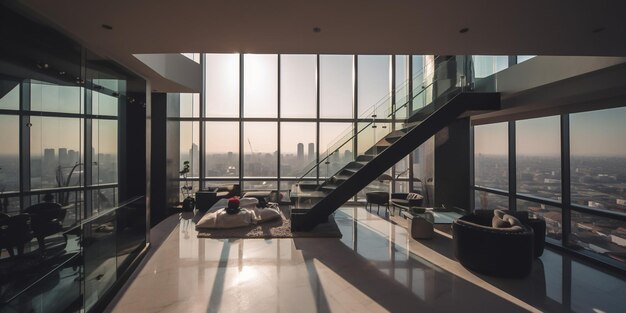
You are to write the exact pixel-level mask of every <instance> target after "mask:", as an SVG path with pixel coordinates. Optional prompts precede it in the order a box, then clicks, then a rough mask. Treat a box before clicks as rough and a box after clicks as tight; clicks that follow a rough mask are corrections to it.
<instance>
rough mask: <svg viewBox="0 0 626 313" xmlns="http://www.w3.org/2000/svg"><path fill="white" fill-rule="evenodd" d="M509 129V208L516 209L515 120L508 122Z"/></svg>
mask: <svg viewBox="0 0 626 313" xmlns="http://www.w3.org/2000/svg"><path fill="white" fill-rule="evenodd" d="M508 129H509V136H508V139H509V210H511V211H517V197H516V196H517V155H516V153H517V152H516V151H517V150H516V146H515V144H516V142H515V138H516V133H515V121H509V122H508Z"/></svg>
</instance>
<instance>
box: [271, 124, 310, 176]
mask: <svg viewBox="0 0 626 313" xmlns="http://www.w3.org/2000/svg"><path fill="white" fill-rule="evenodd" d="M316 133H317V129H316V124H315V123H281V125H280V137H281V138H280V154H281V155H280V175H281V177H290V178H291V177H300V176H301V175H303V174H304V171H305V167H306V166H307V164H309V163H311V162H313V161H315V160H316V157H317V155H316V150H315V137H316ZM307 176H315V172H312V173H310V174H309V175H307Z"/></svg>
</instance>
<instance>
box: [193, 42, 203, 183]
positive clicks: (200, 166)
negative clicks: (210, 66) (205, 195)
mask: <svg viewBox="0 0 626 313" xmlns="http://www.w3.org/2000/svg"><path fill="white" fill-rule="evenodd" d="M205 64H206V54H205V53H202V54H200V67H201V68H202V89H201V90H200V94H199V97H198V98H199V100H200V103H199V104H198V106H199V109H198V122H199V126H198V131H199V132H200V136H199V138H200V139H199V140H200V142H199V143H198V144H199V149H198V150H199V151H198V153H199V154H200V155H198V163H200V164H198V184H199V186H198V189H200V190H203V189H204V183H205V180H206V177H205V164H204V161H205V157H204V156H205V155H206V144H205V140H206V134H205V131H204V129H205V127H204V126H205V125H204V123H206V122H205V121H203V120H202V118H203V117H205V112H204V111H205V109H204V107H205V105H206V99H205V97H204V89H205V86H206V71H205V70H204V69H205V68H206V67H205ZM191 99H192V101H193V96H192V98H191ZM191 107H192V108H193V103H192V106H191Z"/></svg>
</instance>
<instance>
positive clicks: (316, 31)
mask: <svg viewBox="0 0 626 313" xmlns="http://www.w3.org/2000/svg"><path fill="white" fill-rule="evenodd" d="M321 31H322V29H321V28H319V27H313V32H314V33H319V32H321Z"/></svg>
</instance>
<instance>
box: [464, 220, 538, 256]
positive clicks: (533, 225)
mask: <svg viewBox="0 0 626 313" xmlns="http://www.w3.org/2000/svg"><path fill="white" fill-rule="evenodd" d="M503 212H504V213H506V214H510V215H513V216H515V217H516V218H517V219H519V220H520V222H522V224H524V225H526V226H529V227H530V228H532V229H533V232H534V233H535V237H534V239H535V242H534V246H535V250H534V256H535V257H536V258H538V257H540V256H541V255H543V250H544V248H545V245H546V221H545V220H544V219H542V218H537V217H534V216H532V215H531V214H529V212H528V211H516V212H513V211H509V210H503ZM474 214H476V215H479V216H483V217H485V218H488V219H491V218H492V217H493V210H475V211H474Z"/></svg>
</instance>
